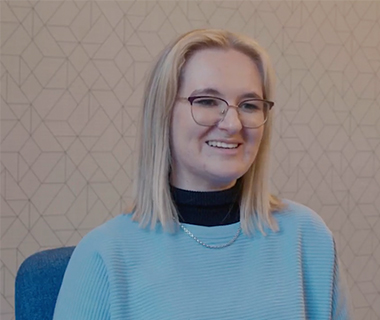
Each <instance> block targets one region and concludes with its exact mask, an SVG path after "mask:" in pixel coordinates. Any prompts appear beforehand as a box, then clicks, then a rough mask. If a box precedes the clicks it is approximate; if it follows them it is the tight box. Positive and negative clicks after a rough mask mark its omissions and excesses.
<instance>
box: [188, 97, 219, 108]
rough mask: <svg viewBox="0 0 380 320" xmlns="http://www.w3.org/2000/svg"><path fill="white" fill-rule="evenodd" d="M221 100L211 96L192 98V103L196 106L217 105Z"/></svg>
mask: <svg viewBox="0 0 380 320" xmlns="http://www.w3.org/2000/svg"><path fill="white" fill-rule="evenodd" d="M220 103H221V101H219V100H218V99H215V98H211V97H203V98H196V99H194V100H193V105H195V106H198V107H218V106H219V105H220Z"/></svg>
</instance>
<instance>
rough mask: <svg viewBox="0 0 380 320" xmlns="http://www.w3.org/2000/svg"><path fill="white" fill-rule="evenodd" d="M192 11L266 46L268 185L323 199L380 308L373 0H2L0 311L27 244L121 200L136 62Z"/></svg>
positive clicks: (362, 291) (364, 298)
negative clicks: (272, 93) (271, 76)
mask: <svg viewBox="0 0 380 320" xmlns="http://www.w3.org/2000/svg"><path fill="white" fill-rule="evenodd" d="M200 27H215V28H226V29H229V30H232V31H238V32H242V33H245V34H247V35H249V36H252V37H253V38H255V39H257V40H258V42H259V43H261V44H262V45H263V46H264V47H265V48H267V50H268V52H269V53H270V56H271V57H272V61H273V63H274V65H275V69H276V73H277V94H276V99H275V102H276V105H275V113H276V119H275V132H274V136H273V152H272V177H271V185H272V191H273V193H275V194H278V195H280V196H282V197H286V198H290V199H293V200H296V201H299V202H301V203H303V204H305V205H308V206H309V207H311V208H312V209H314V210H315V211H316V212H318V214H320V215H321V217H322V218H323V219H324V220H325V222H326V223H327V225H328V226H329V228H330V229H331V230H332V231H333V233H334V236H335V239H336V242H337V245H338V252H339V256H340V259H341V262H342V269H343V270H345V272H346V276H347V279H348V284H349V288H350V291H351V296H352V300H353V306H354V311H355V319H357V320H360V319H363V320H364V319H365V320H374V319H380V2H378V1H356V2H349V1H337V2H332V1H320V2H315V1H289V2H287V1H251V2H250V1H218V2H215V1H200V2H197V1H189V2H188V1H146V2H144V1H119V2H117V1H88V0H81V1H57V0H54V1H46V0H43V1H36V0H29V1H4V0H3V1H1V69H0V79H1V100H0V103H1V167H0V176H1V178H0V181H1V187H0V188H1V259H0V260H1V262H0V279H1V281H0V288H1V289H0V290H1V319H4V320H6V319H14V278H15V274H16V271H17V269H18V267H19V265H20V264H21V263H22V262H23V260H24V259H25V258H26V257H27V256H29V255H31V254H32V253H34V252H36V251H39V250H42V249H46V248H51V247H59V246H69V245H75V244H77V243H78V241H79V240H80V239H81V238H82V237H83V235H84V234H86V233H87V232H88V231H89V230H91V229H93V228H94V227H96V226H97V225H99V224H101V223H103V222H104V221H106V220H107V219H109V218H111V217H113V216H116V215H118V214H119V213H120V212H121V211H122V210H123V209H124V208H125V207H126V206H128V204H130V201H131V195H132V181H133V176H134V149H135V146H134V145H135V138H136V129H137V123H136V120H137V118H138V115H139V112H140V108H141V101H142V92H143V87H144V81H145V73H146V70H147V69H148V68H149V67H150V66H151V63H152V61H153V60H154V59H155V57H156V56H157V54H158V53H159V52H160V50H162V49H163V48H164V46H165V45H166V44H167V43H168V42H170V41H171V40H172V39H173V38H174V37H176V36H177V35H178V34H181V33H183V32H185V31H188V30H191V29H194V28H200Z"/></svg>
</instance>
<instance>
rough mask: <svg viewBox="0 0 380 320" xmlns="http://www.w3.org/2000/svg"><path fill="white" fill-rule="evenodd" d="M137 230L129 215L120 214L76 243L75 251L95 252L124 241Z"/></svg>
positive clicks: (136, 225) (136, 224)
mask: <svg viewBox="0 0 380 320" xmlns="http://www.w3.org/2000/svg"><path fill="white" fill-rule="evenodd" d="M137 228H138V223H136V222H134V221H132V216H131V215H130V214H124V213H123V214H120V215H118V216H116V217H114V218H112V219H110V220H108V221H106V222H104V223H103V224H101V225H100V226H98V227H96V228H94V229H93V230H91V231H90V232H89V233H87V234H86V235H85V236H84V237H83V238H82V240H81V241H80V242H79V243H78V245H77V248H76V250H89V251H92V250H95V251H100V250H102V248H105V247H109V246H110V245H112V244H114V243H118V242H122V241H125V237H126V235H128V234H130V233H131V232H133V230H134V229H137Z"/></svg>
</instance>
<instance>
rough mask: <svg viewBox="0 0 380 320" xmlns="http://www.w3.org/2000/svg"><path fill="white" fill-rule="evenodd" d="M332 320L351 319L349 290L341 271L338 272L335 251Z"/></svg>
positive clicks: (337, 260)
mask: <svg viewBox="0 0 380 320" xmlns="http://www.w3.org/2000/svg"><path fill="white" fill-rule="evenodd" d="M331 311H332V312H331V313H332V315H331V319H332V320H350V319H353V313H352V309H351V304H350V298H349V289H348V286H347V283H346V279H345V277H344V276H343V275H342V271H341V270H339V259H338V257H337V254H336V250H335V266H334V281H333V292H332V310H331Z"/></svg>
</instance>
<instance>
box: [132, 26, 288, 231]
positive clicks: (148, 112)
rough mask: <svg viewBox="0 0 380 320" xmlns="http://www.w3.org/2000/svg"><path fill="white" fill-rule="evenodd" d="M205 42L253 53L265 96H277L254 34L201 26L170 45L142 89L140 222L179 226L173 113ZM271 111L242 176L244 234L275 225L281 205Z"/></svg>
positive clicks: (135, 213) (137, 198) (137, 212)
mask: <svg viewBox="0 0 380 320" xmlns="http://www.w3.org/2000/svg"><path fill="white" fill-rule="evenodd" d="M207 48H220V49H226V50H227V49H234V50H237V51H240V52H242V53H244V54H246V55H247V56H249V57H251V58H252V59H253V61H254V62H255V63H256V65H257V67H258V69H259V72H260V75H261V78H262V84H263V95H264V96H263V97H264V99H267V100H271V99H272V98H273V89H274V71H273V69H272V66H271V64H270V61H269V58H268V56H267V54H266V52H265V51H264V49H263V48H261V47H260V46H259V45H258V44H257V43H256V42H255V41H254V40H252V39H251V38H249V37H246V36H243V35H238V34H235V33H231V32H228V31H225V30H214V29H201V30H194V31H191V32H188V33H186V34H184V35H182V36H181V37H179V38H178V39H177V40H176V41H174V42H173V43H172V44H171V45H169V46H168V47H167V48H166V49H165V50H164V51H163V52H162V54H161V56H160V57H159V59H158V61H157V62H156V64H155V66H154V68H153V69H152V71H151V74H150V76H149V78H148V81H147V85H146V89H145V95H144V106H143V110H142V121H141V127H140V131H141V132H140V143H139V146H138V147H139V151H138V152H139V153H138V172H137V177H136V195H135V199H134V201H135V202H134V208H133V219H134V220H136V221H139V222H140V225H141V226H142V227H146V226H147V225H149V224H150V225H151V227H152V228H153V227H155V225H156V224H157V222H159V223H161V225H162V226H163V227H164V229H166V230H175V226H176V225H178V213H177V210H176V207H175V204H174V203H173V200H172V197H171V193H170V185H169V174H170V168H171V153H170V134H169V133H170V123H171V115H172V110H173V106H174V103H175V100H176V97H177V93H178V91H179V88H180V85H181V76H182V71H183V68H184V65H185V64H186V61H187V60H188V59H189V57H190V56H191V55H193V54H194V53H195V52H197V51H199V50H202V49H207ZM272 117H273V116H272V112H269V118H268V121H267V122H266V123H265V125H264V126H265V127H264V132H263V137H262V140H261V144H260V147H259V150H258V153H257V156H256V159H255V161H254V163H253V164H252V166H251V167H250V168H249V170H248V171H247V172H246V173H245V174H244V175H243V176H242V177H241V180H242V193H241V196H240V221H241V226H242V229H243V231H244V233H246V234H252V233H253V231H254V230H255V229H259V230H260V231H261V232H263V233H264V229H263V227H264V226H269V227H270V228H271V229H273V230H276V229H277V225H276V223H275V220H274V219H273V217H272V213H273V212H274V211H276V210H279V209H280V208H281V207H282V203H281V201H280V200H279V199H277V198H275V197H274V196H272V195H270V193H269V186H268V184H269V151H270V150H269V149H270V148H269V145H270V136H271V129H272ZM173 227H174V228H173Z"/></svg>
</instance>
